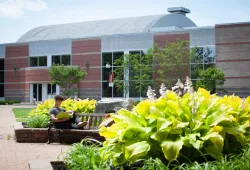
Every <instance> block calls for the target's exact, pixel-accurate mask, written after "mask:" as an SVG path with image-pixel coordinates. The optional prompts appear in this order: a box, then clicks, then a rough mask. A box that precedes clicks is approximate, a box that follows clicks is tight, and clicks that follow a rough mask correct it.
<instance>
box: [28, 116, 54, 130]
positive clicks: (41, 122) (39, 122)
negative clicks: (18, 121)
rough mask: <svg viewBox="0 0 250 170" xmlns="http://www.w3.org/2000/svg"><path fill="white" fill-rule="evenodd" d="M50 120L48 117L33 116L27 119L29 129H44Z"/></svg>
mask: <svg viewBox="0 0 250 170" xmlns="http://www.w3.org/2000/svg"><path fill="white" fill-rule="evenodd" d="M49 121H50V118H49V116H48V115H34V116H32V117H29V118H27V125H28V127H29V128H46V127H48V125H49Z"/></svg>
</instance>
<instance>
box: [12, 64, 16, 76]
mask: <svg viewBox="0 0 250 170" xmlns="http://www.w3.org/2000/svg"><path fill="white" fill-rule="evenodd" d="M13 69H14V74H15V76H16V70H17V67H16V65H14V66H13Z"/></svg>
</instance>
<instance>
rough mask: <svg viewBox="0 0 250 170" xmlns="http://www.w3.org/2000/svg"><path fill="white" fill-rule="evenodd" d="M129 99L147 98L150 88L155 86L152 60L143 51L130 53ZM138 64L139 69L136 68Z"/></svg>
mask: <svg viewBox="0 0 250 170" xmlns="http://www.w3.org/2000/svg"><path fill="white" fill-rule="evenodd" d="M129 54H130V60H131V61H130V62H129V65H130V66H129V97H146V92H147V88H148V86H152V85H153V80H152V79H153V66H152V58H149V56H146V55H144V53H143V51H130V52H129ZM135 63H137V64H136V65H137V68H135V67H134V65H135Z"/></svg>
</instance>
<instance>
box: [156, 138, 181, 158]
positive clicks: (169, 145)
mask: <svg viewBox="0 0 250 170" xmlns="http://www.w3.org/2000/svg"><path fill="white" fill-rule="evenodd" d="M183 144H184V142H183V141H182V140H177V141H164V142H162V144H161V148H162V151H163V153H164V156H165V158H166V159H167V160H169V161H173V160H175V159H176V158H177V157H178V156H179V153H180V150H181V149H182V146H183Z"/></svg>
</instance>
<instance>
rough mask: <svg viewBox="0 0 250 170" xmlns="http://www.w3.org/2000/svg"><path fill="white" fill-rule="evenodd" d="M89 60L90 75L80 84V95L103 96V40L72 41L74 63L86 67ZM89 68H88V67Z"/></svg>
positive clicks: (84, 96)
mask: <svg viewBox="0 0 250 170" xmlns="http://www.w3.org/2000/svg"><path fill="white" fill-rule="evenodd" d="M87 61H89V64H90V66H89V70H88V75H87V76H86V77H85V78H84V79H83V80H82V81H81V83H80V84H79V85H78V88H79V89H80V91H79V94H78V95H79V97H82V98H86V97H89V98H100V97H101V67H100V66H101V40H100V39H90V40H75V41H73V42H72V65H79V66H82V67H85V69H86V62H87ZM86 70H87V69H86Z"/></svg>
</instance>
